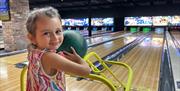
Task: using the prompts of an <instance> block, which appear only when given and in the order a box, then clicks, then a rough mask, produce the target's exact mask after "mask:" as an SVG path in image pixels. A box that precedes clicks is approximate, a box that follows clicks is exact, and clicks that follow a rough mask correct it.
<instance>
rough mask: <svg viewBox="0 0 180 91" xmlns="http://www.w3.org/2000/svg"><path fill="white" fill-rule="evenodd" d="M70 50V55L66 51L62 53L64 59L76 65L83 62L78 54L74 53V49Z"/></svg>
mask: <svg viewBox="0 0 180 91" xmlns="http://www.w3.org/2000/svg"><path fill="white" fill-rule="evenodd" d="M71 50H72V53H69V52H67V51H63V53H64V54H65V55H64V56H65V58H67V59H69V60H71V61H73V62H76V63H81V61H82V60H83V59H82V58H81V57H80V56H79V55H78V54H77V52H76V51H75V49H74V48H73V47H71Z"/></svg>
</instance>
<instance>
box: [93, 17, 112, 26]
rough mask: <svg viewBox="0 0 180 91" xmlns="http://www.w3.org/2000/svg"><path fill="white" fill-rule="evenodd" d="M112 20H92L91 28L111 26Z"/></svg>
mask: <svg viewBox="0 0 180 91" xmlns="http://www.w3.org/2000/svg"><path fill="white" fill-rule="evenodd" d="M113 24H114V20H113V18H92V19H91V25H92V26H113Z"/></svg>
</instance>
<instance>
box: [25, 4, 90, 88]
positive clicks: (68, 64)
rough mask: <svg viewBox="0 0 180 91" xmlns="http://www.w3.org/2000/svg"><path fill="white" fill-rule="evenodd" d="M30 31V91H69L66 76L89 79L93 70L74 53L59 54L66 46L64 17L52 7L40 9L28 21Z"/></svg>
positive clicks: (28, 77)
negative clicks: (59, 50)
mask: <svg viewBox="0 0 180 91" xmlns="http://www.w3.org/2000/svg"><path fill="white" fill-rule="evenodd" d="M26 28H27V30H28V38H29V40H30V42H31V45H30V47H29V48H28V50H29V51H28V60H29V65H28V73H27V91H65V78H64V72H66V73H71V74H74V75H80V76H85V75H88V74H89V73H90V68H89V66H88V65H87V64H86V62H85V61H83V59H82V58H81V57H80V56H79V55H78V54H77V53H76V51H75V50H74V48H71V49H72V51H73V53H72V54H71V53H68V52H61V53H56V49H57V48H58V47H59V46H60V45H61V44H62V42H63V30H62V23H61V18H60V15H59V14H58V11H57V10H56V9H54V8H52V7H46V8H41V9H36V10H34V11H32V12H31V13H30V14H29V16H28V19H27V22H26Z"/></svg>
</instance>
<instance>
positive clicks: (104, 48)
mask: <svg viewBox="0 0 180 91" xmlns="http://www.w3.org/2000/svg"><path fill="white" fill-rule="evenodd" d="M139 35H140V33H138V34H135V35H130V36H127V37H122V38H119V39H117V40H114V41H110V42H107V43H104V44H102V45H98V46H96V47H92V48H89V49H88V53H89V52H96V53H97V54H99V56H100V57H105V56H106V55H108V54H109V53H111V52H114V51H116V50H117V49H119V48H121V47H123V46H124V45H126V44H128V43H130V42H131V41H133V40H134V39H135V38H136V37H137V36H139ZM90 60H91V61H92V62H95V61H96V59H94V58H90Z"/></svg>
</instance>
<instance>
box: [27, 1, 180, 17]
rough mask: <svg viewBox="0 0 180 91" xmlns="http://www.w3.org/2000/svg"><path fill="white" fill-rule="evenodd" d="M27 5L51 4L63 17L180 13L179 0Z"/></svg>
mask: <svg viewBox="0 0 180 91" xmlns="http://www.w3.org/2000/svg"><path fill="white" fill-rule="evenodd" d="M29 5H30V9H33V8H38V7H45V6H53V7H55V8H57V9H58V10H59V11H60V12H61V15H62V17H63V18H68V17H88V16H89V14H91V16H92V17H93V16H96V17H101V16H103V15H104V16H105V17H106V16H139V15H144V16H147V15H175V14H180V0H29ZM89 11H90V12H91V11H93V13H89ZM178 12H179V13H178Z"/></svg>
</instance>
